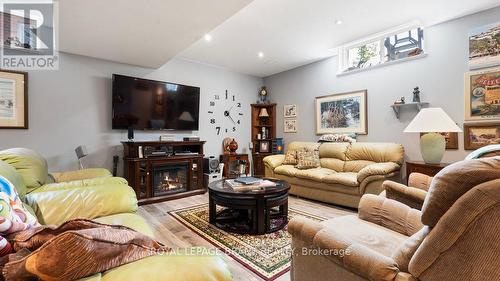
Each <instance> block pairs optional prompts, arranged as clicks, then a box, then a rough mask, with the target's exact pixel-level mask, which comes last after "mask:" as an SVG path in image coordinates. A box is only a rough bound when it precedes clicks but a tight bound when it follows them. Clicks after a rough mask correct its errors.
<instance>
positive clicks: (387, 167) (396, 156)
mask: <svg viewBox="0 0 500 281" xmlns="http://www.w3.org/2000/svg"><path fill="white" fill-rule="evenodd" d="M304 149H308V150H311V149H319V157H320V163H321V166H320V167H318V168H313V169H306V170H300V169H297V168H296V167H295V166H293V165H284V164H283V162H284V159H285V155H272V156H268V157H266V158H264V165H265V175H266V177H273V178H279V179H283V180H286V181H288V182H289V183H290V184H291V186H292V187H291V189H290V193H291V194H295V195H298V196H301V197H305V198H309V199H314V200H319V201H323V202H328V203H334V204H339V205H343V206H347V207H352V208H357V207H358V203H359V200H360V198H361V196H363V194H365V193H371V194H379V193H380V192H381V191H382V190H383V188H382V183H383V182H384V181H385V180H387V179H390V180H394V181H400V170H401V165H402V164H403V158H404V148H403V146H402V145H400V144H396V143H353V144H349V143H323V144H320V143H314V142H292V143H290V144H289V145H288V150H295V151H299V150H304Z"/></svg>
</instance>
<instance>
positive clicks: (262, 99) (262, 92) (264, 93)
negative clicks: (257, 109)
mask: <svg viewBox="0 0 500 281" xmlns="http://www.w3.org/2000/svg"><path fill="white" fill-rule="evenodd" d="M267 94H268V93H267V89H266V87H264V86H263V87H262V88H260V91H259V101H258V103H261V104H265V103H268V101H267Z"/></svg>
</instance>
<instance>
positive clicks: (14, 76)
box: [0, 70, 28, 129]
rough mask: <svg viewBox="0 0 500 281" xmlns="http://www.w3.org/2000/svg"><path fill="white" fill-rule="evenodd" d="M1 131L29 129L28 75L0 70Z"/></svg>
mask: <svg viewBox="0 0 500 281" xmlns="http://www.w3.org/2000/svg"><path fill="white" fill-rule="evenodd" d="M0 129H28V73H26V72H19V71H10V70H0Z"/></svg>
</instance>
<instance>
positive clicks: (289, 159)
mask: <svg viewBox="0 0 500 281" xmlns="http://www.w3.org/2000/svg"><path fill="white" fill-rule="evenodd" d="M283 165H297V150H288V151H287V152H286V154H285V160H283Z"/></svg>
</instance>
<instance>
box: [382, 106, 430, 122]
mask: <svg viewBox="0 0 500 281" xmlns="http://www.w3.org/2000/svg"><path fill="white" fill-rule="evenodd" d="M427 106H429V103H428V102H409V103H402V104H393V105H391V107H392V110H394V114H396V118H398V119H399V114H400V112H401V109H405V108H416V109H417V111H420V110H421V109H422V108H423V107H427Z"/></svg>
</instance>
